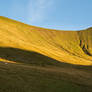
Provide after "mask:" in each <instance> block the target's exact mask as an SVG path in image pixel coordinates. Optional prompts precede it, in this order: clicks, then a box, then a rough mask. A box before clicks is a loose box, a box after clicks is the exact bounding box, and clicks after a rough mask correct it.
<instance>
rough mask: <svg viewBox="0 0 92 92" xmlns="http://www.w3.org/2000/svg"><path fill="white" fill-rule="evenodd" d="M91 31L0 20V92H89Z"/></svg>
mask: <svg viewBox="0 0 92 92" xmlns="http://www.w3.org/2000/svg"><path fill="white" fill-rule="evenodd" d="M91 31H92V28H89V29H86V30H82V31H63V30H61V31H59V30H51V29H44V28H40V27H34V26H30V25H27V24H23V23H20V22H17V21H14V20H11V19H8V18H5V17H0V92H43V91H44V92H92V88H91V86H92V73H91V70H92V69H91V65H92V50H91V49H92V39H91V34H92V32H91Z"/></svg>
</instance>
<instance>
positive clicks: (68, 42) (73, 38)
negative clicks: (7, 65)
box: [0, 17, 92, 65]
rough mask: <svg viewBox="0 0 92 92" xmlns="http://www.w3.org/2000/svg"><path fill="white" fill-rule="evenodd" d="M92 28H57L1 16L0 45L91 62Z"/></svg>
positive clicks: (82, 63)
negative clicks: (52, 28) (68, 29)
mask: <svg viewBox="0 0 92 92" xmlns="http://www.w3.org/2000/svg"><path fill="white" fill-rule="evenodd" d="M91 34H92V28H89V29H87V30H84V31H63V30H61V31H58V30H51V29H44V28H40V27H34V26H29V25H26V24H23V23H20V22H17V21H14V20H11V19H8V18H5V17H0V47H13V48H19V49H23V50H29V51H34V52H37V53H40V54H43V55H46V56H48V57H51V58H53V59H56V60H58V61H60V62H67V63H71V64H78V65H92V57H91V55H92V36H91Z"/></svg>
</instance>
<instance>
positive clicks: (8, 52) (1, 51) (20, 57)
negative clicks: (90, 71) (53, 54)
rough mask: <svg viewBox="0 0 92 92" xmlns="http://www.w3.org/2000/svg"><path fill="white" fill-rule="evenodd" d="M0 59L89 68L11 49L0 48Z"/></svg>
mask: <svg viewBox="0 0 92 92" xmlns="http://www.w3.org/2000/svg"><path fill="white" fill-rule="evenodd" d="M0 58H3V59H6V60H10V61H14V62H19V63H25V64H33V65H40V66H59V67H75V68H83V67H86V68H88V67H89V66H78V65H73V64H68V63H63V62H60V61H57V60H55V59H53V58H50V57H48V56H45V55H42V54H40V53H37V52H33V51H27V50H22V49H18V48H11V47H0ZM90 67H91V66H90Z"/></svg>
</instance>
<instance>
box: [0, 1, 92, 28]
mask: <svg viewBox="0 0 92 92" xmlns="http://www.w3.org/2000/svg"><path fill="white" fill-rule="evenodd" d="M0 16H6V17H9V18H11V19H15V20H18V21H21V22H24V23H26V24H30V25H35V26H40V27H45V28H51V29H59V30H81V29H85V28H88V27H92V0H0Z"/></svg>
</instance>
